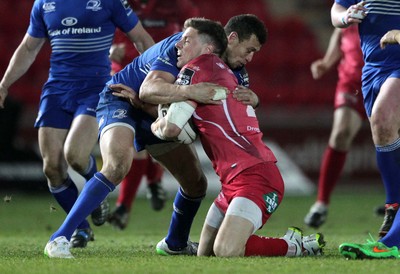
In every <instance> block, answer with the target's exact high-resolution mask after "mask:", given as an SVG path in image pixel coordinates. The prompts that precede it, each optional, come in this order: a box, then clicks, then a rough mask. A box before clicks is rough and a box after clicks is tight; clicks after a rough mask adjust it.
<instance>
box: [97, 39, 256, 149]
mask: <svg viewBox="0 0 400 274" xmlns="http://www.w3.org/2000/svg"><path fill="white" fill-rule="evenodd" d="M181 37H182V32H180V33H176V34H174V35H171V36H169V37H167V38H166V39H164V40H162V41H160V42H158V43H157V44H155V45H153V46H152V47H151V48H149V49H147V50H146V51H145V52H144V53H143V54H141V55H139V56H138V57H136V58H135V59H134V60H133V61H132V62H131V63H129V64H128V65H127V66H126V67H125V68H124V69H122V70H121V71H119V72H118V73H116V74H114V75H113V77H112V78H111V80H110V81H108V82H107V84H106V86H105V88H104V89H103V91H102V92H101V93H100V100H99V104H98V106H97V111H96V116H97V120H98V123H99V133H100V134H101V133H102V132H103V130H104V129H105V128H108V127H110V125H112V124H116V123H122V124H127V125H129V127H131V128H133V129H134V131H135V148H136V150H137V151H141V150H143V149H145V146H146V145H151V144H157V143H161V142H164V141H162V140H160V139H158V138H157V137H155V136H154V135H153V133H152V132H151V129H150V126H151V123H153V122H154V120H155V119H154V118H153V117H151V116H150V115H148V114H147V113H145V112H144V111H142V110H140V109H136V108H134V107H133V106H132V105H131V104H130V103H129V102H128V101H127V100H124V99H121V98H119V97H117V96H114V95H112V90H110V89H109V88H108V85H110V84H118V83H120V84H125V85H127V86H129V87H131V88H132V89H133V90H134V91H135V92H136V93H139V91H140V86H141V84H142V83H143V81H144V79H145V78H146V75H147V74H148V73H149V71H151V70H159V71H163V72H168V73H170V74H172V75H174V76H175V77H177V76H178V74H179V71H180V69H179V68H178V67H177V66H176V64H177V59H178V56H177V49H176V47H175V44H176V43H177V42H178V41H179V40H180V39H181ZM234 74H235V76H236V78H237V79H238V83H239V85H242V86H246V87H248V86H249V79H248V74H247V71H246V69H245V68H244V67H242V68H239V69H237V70H236V71H234Z"/></svg>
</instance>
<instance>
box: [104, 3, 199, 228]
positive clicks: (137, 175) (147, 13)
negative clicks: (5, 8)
mask: <svg viewBox="0 0 400 274" xmlns="http://www.w3.org/2000/svg"><path fill="white" fill-rule="evenodd" d="M129 4H130V6H131V7H132V8H133V9H134V11H135V12H136V14H137V15H138V17H139V18H140V21H141V22H142V24H143V27H144V28H145V29H146V30H147V31H148V32H149V33H150V35H151V36H152V37H153V39H154V40H155V41H156V42H158V41H161V40H162V39H164V38H166V37H168V36H170V35H172V34H174V33H177V32H180V31H182V26H183V23H184V22H185V20H186V19H187V18H189V17H197V16H198V15H199V10H198V8H197V7H196V6H195V4H194V3H193V2H192V1H191V0H171V1H165V0H129ZM137 55H138V52H137V50H136V49H135V48H134V47H133V45H132V44H131V43H129V41H128V40H127V39H126V36H125V35H123V33H122V32H121V31H119V30H117V32H116V36H115V38H114V44H113V46H112V47H111V53H110V59H111V61H112V65H111V67H112V74H114V73H116V72H118V71H120V70H121V69H122V68H123V67H125V66H126V65H127V64H128V63H130V62H131V61H132V60H133V59H134V58H135V57H136V56H137ZM163 173H164V169H163V167H162V166H161V165H160V164H159V163H157V162H156V161H154V160H153V158H152V157H150V156H149V155H148V153H147V151H145V150H144V151H141V152H136V151H134V155H133V161H132V167H131V170H130V171H129V173H128V174H127V176H126V177H125V178H124V180H123V181H122V182H121V185H120V189H119V194H118V199H117V201H116V208H115V209H114V210H113V211H112V213H111V214H110V216H109V218H108V221H109V222H110V223H111V225H113V226H114V227H116V228H119V229H124V228H125V227H126V226H127V225H128V221H129V213H130V210H131V207H132V204H133V201H134V199H135V196H136V194H137V191H138V189H139V185H140V182H141V181H142V178H143V177H145V176H146V177H147V198H148V199H149V200H150V202H151V206H152V208H153V209H154V210H156V211H158V210H161V209H162V208H164V205H165V201H166V198H167V196H166V191H165V190H164V189H163V187H162V182H161V179H162V176H163Z"/></svg>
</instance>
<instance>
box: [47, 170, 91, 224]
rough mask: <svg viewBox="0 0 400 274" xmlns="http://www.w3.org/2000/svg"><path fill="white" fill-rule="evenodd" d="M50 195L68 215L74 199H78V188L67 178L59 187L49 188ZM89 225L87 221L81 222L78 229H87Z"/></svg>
mask: <svg viewBox="0 0 400 274" xmlns="http://www.w3.org/2000/svg"><path fill="white" fill-rule="evenodd" d="M49 190H50V193H51V194H52V195H53V197H54V198H55V199H56V201H57V202H58V204H59V205H60V206H61V207H62V209H64V211H65V212H66V213H67V214H68V213H69V212H70V210H71V208H72V206H73V205H74V203H75V201H76V199H78V188H77V187H76V185H75V183H74V182H73V181H72V180H71V178H70V177H69V176H68V178H67V179H66V180H65V182H64V183H63V184H62V185H61V186H59V187H51V186H49ZM88 227H89V223H88V221H86V219H85V220H83V221H82V222H81V223H80V224H79V225H78V228H88Z"/></svg>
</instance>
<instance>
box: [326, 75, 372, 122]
mask: <svg viewBox="0 0 400 274" xmlns="http://www.w3.org/2000/svg"><path fill="white" fill-rule="evenodd" d="M343 106H347V107H350V108H352V109H354V110H355V111H357V112H358V114H359V115H360V117H361V118H362V119H366V118H367V115H366V113H365V107H364V102H363V95H362V92H361V82H357V81H354V82H343V81H339V82H338V84H337V87H336V93H335V104H334V107H335V109H337V108H339V107H343Z"/></svg>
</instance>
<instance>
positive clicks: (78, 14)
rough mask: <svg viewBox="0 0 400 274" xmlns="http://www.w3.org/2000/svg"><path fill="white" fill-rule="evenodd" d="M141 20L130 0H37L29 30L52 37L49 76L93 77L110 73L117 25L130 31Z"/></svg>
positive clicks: (51, 77) (78, 78)
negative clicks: (132, 8)
mask: <svg viewBox="0 0 400 274" xmlns="http://www.w3.org/2000/svg"><path fill="white" fill-rule="evenodd" d="M138 21H139V19H138V17H137V16H136V14H135V13H134V12H133V11H132V10H131V8H130V7H129V5H128V3H127V1H126V0H103V1H101V0H73V1H71V0H70V1H68V0H36V1H35V3H34V5H33V8H32V11H31V18H30V25H29V28H28V34H29V35H31V36H32V37H36V38H48V39H49V41H50V44H51V49H52V51H51V57H50V75H49V80H54V79H56V80H64V81H73V80H80V79H85V80H89V79H91V78H104V77H108V76H109V75H110V69H111V68H110V61H109V50H110V47H111V44H112V41H113V38H114V32H115V29H116V27H118V28H120V29H121V30H122V31H123V32H125V33H126V32H129V31H130V30H132V29H133V28H134V27H135V26H136V24H137V23H138Z"/></svg>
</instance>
